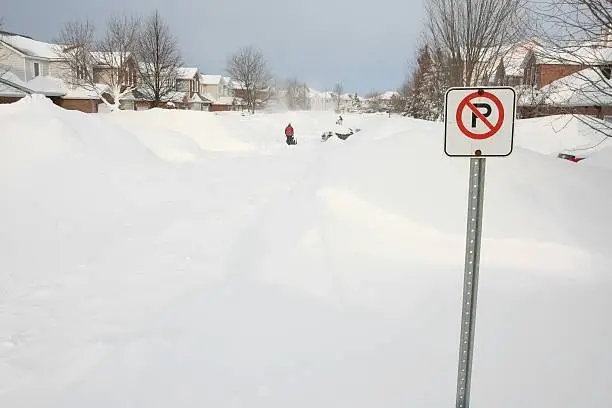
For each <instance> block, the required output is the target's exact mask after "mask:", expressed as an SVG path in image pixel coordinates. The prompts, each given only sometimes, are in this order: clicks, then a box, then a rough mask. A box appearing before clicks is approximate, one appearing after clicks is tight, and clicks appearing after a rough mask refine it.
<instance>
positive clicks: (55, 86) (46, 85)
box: [26, 76, 68, 96]
mask: <svg viewBox="0 0 612 408" xmlns="http://www.w3.org/2000/svg"><path fill="white" fill-rule="evenodd" d="M26 84H27V86H28V88H30V89H32V90H35V91H37V92H40V93H42V94H45V95H49V96H51V95H53V96H64V95H66V93H67V91H68V90H67V87H66V85H65V83H64V81H62V80H61V79H59V78H55V77H49V76H37V77H35V78H34V79H31V80H29V81H28V82H27V83H26Z"/></svg>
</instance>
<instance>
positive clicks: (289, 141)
mask: <svg viewBox="0 0 612 408" xmlns="http://www.w3.org/2000/svg"><path fill="white" fill-rule="evenodd" d="M285 137H286V138H287V144H288V145H294V144H297V142H296V141H295V138H294V137H293V126H291V123H289V124H288V125H287V127H286V128H285Z"/></svg>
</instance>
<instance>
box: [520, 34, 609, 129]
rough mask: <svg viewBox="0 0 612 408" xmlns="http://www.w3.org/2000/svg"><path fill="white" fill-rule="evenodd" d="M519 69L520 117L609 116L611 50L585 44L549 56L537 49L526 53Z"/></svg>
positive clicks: (542, 50)
mask: <svg viewBox="0 0 612 408" xmlns="http://www.w3.org/2000/svg"><path fill="white" fill-rule="evenodd" d="M522 66H523V83H522V84H521V85H522V87H520V88H519V103H518V105H519V106H518V113H519V116H520V117H535V116H547V115H555V114H584V115H592V116H597V117H599V118H603V117H605V116H610V115H611V114H612V112H611V108H610V107H611V106H612V100H610V98H608V97H607V95H610V92H612V88H611V85H610V83H609V80H610V74H611V71H612V48H611V47H608V46H605V45H602V44H594V43H590V44H589V43H585V44H578V45H575V46H573V47H571V48H569V47H568V48H567V49H566V50H564V51H562V52H552V51H550V50H547V49H545V48H544V47H542V46H538V47H534V48H533V49H532V50H530V51H529V53H527V55H526V56H525V60H524V62H523V64H522ZM525 94H528V96H529V97H526V95H525Z"/></svg>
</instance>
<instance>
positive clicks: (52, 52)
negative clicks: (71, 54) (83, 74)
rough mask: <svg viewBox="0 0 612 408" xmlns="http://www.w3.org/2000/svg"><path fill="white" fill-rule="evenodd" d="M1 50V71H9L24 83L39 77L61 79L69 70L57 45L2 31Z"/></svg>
mask: <svg viewBox="0 0 612 408" xmlns="http://www.w3.org/2000/svg"><path fill="white" fill-rule="evenodd" d="M0 48H1V49H2V61H0V69H2V68H3V69H8V70H9V71H11V72H12V73H14V74H15V75H16V76H17V77H18V78H19V79H20V80H22V81H24V82H25V81H29V80H31V79H33V78H35V77H37V76H54V77H61V76H62V75H63V74H65V72H66V70H69V67H68V65H67V64H66V62H65V59H63V58H62V55H61V50H60V48H59V47H58V46H57V45H56V44H49V43H45V42H42V41H36V40H34V39H32V38H30V37H27V36H24V35H19V34H15V33H9V32H6V31H0Z"/></svg>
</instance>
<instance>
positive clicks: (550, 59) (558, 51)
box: [533, 45, 612, 65]
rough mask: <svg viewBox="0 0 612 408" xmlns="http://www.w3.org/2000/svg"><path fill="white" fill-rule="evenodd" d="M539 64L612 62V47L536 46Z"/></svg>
mask: <svg viewBox="0 0 612 408" xmlns="http://www.w3.org/2000/svg"><path fill="white" fill-rule="evenodd" d="M533 52H534V54H535V56H536V59H537V62H538V63H539V64H546V65H557V64H564V65H566V64H567V65H599V64H604V63H611V62H612V47H598V46H590V45H588V46H584V45H581V46H571V47H565V48H553V47H543V46H537V47H534V49H533Z"/></svg>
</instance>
